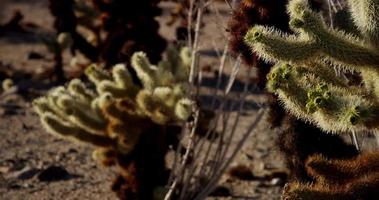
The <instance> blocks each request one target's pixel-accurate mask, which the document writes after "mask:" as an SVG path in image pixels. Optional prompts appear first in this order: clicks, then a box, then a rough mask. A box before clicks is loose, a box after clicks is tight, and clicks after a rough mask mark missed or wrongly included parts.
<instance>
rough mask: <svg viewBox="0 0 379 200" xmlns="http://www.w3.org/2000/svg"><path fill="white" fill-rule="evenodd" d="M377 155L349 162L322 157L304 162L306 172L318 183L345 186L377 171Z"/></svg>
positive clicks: (378, 163) (361, 156) (378, 165)
mask: <svg viewBox="0 0 379 200" xmlns="http://www.w3.org/2000/svg"><path fill="white" fill-rule="evenodd" d="M378 160H379V154H377V153H366V154H362V155H359V156H358V157H356V158H354V159H350V160H335V159H333V160H330V159H326V158H324V157H323V156H322V155H314V156H311V157H310V158H309V159H308V160H307V161H306V166H307V168H306V169H307V172H308V173H309V174H310V175H311V176H313V177H315V178H317V180H318V181H321V182H325V183H326V182H328V183H330V184H335V183H340V184H346V183H347V182H348V181H351V180H352V179H356V178H359V177H361V176H364V175H365V174H367V173H372V172H374V171H377V170H378V169H379V162H378Z"/></svg>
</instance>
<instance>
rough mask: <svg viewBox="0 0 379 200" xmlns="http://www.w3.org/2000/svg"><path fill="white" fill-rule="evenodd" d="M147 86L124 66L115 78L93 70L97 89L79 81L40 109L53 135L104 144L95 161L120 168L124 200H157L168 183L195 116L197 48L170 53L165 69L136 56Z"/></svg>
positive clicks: (52, 94) (118, 187)
mask: <svg viewBox="0 0 379 200" xmlns="http://www.w3.org/2000/svg"><path fill="white" fill-rule="evenodd" d="M131 63H132V65H131V66H132V68H133V69H134V70H135V71H136V74H137V76H138V78H139V81H140V83H141V84H136V83H135V82H133V80H132V77H131V74H130V72H129V71H128V69H127V68H126V66H125V65H124V64H117V65H115V66H114V67H113V68H112V73H111V74H109V73H108V72H107V71H104V70H102V69H101V68H99V67H97V66H95V65H92V66H90V67H88V68H87V69H86V71H85V73H86V75H87V77H88V79H89V80H90V81H91V82H92V83H93V84H94V88H95V91H94V90H92V89H90V88H93V87H91V86H89V85H86V84H85V83H83V82H82V81H80V80H79V79H74V80H72V81H70V82H69V83H68V85H67V87H63V86H59V87H57V88H54V89H52V90H51V91H49V92H48V94H47V95H46V96H45V97H41V98H38V99H36V100H34V102H33V105H34V108H35V110H36V112H37V113H38V115H39V117H40V119H41V122H42V124H43V126H44V127H45V128H46V130H47V131H48V132H49V133H52V134H54V135H57V136H59V137H63V138H68V139H73V140H74V141H79V142H82V143H85V144H91V145H93V146H95V147H96V150H95V151H94V152H93V157H94V158H95V159H96V160H98V161H100V162H101V163H103V164H104V165H106V166H112V165H115V166H117V168H118V169H119V176H118V178H117V179H116V181H115V182H114V184H113V187H112V188H113V190H114V191H116V192H117V194H118V196H119V197H120V198H121V199H153V194H154V191H155V190H156V189H157V188H159V186H164V185H165V184H167V178H168V173H167V170H166V167H165V155H166V152H167V151H168V149H169V148H168V146H169V145H175V142H177V141H175V138H176V137H177V136H178V134H179V133H180V130H181V128H180V126H181V123H183V122H185V121H186V120H187V119H188V118H189V117H190V116H191V113H192V110H193V108H194V106H195V105H194V102H193V101H192V100H190V99H189V98H188V93H189V92H188V85H187V81H188V73H189V66H190V63H191V57H190V51H189V49H188V48H183V49H182V50H181V51H180V52H177V51H175V50H173V49H171V50H170V51H168V53H167V59H166V60H163V61H161V62H160V63H159V64H158V66H155V65H152V64H150V61H149V60H148V58H147V56H146V54H145V53H143V52H137V53H135V54H134V55H133V56H132V58H131Z"/></svg>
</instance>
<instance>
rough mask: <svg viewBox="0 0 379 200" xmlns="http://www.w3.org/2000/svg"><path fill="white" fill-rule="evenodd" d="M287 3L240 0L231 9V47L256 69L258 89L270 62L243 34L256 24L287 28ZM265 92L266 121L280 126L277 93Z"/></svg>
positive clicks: (317, 4)
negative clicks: (246, 40) (249, 43)
mask: <svg viewBox="0 0 379 200" xmlns="http://www.w3.org/2000/svg"><path fill="white" fill-rule="evenodd" d="M286 5H287V1H279V2H278V1H274V0H264V1H262V0H243V1H241V2H240V3H239V4H238V5H237V7H236V8H235V10H234V11H233V15H232V17H231V19H230V21H229V27H228V30H229V31H230V46H231V51H232V52H233V53H234V55H235V56H237V55H241V57H242V60H243V61H244V63H245V64H246V65H248V66H249V67H254V68H256V70H257V73H256V75H255V78H254V82H255V84H257V86H258V88H260V89H265V85H266V83H267V80H266V76H267V74H268V73H269V72H270V69H271V66H270V64H268V63H266V62H264V61H263V60H262V59H258V56H257V55H256V54H255V53H253V52H252V51H251V50H250V47H249V46H248V45H247V44H246V43H245V41H244V36H245V35H246V33H247V32H248V30H249V29H250V28H251V26H255V25H265V26H274V27H275V28H278V29H280V30H281V31H289V30H290V29H289V26H288V22H289V17H288V15H287V12H286ZM311 6H312V8H314V9H319V8H320V7H321V4H320V2H318V1H317V0H312V1H311ZM267 96H268V102H269V103H270V112H269V115H268V121H269V122H270V124H271V126H272V127H277V126H280V125H281V123H282V120H283V118H284V115H285V111H284V110H283V109H282V108H281V107H280V105H278V102H277V97H276V95H274V94H272V93H268V94H267Z"/></svg>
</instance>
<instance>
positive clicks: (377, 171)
mask: <svg viewBox="0 0 379 200" xmlns="http://www.w3.org/2000/svg"><path fill="white" fill-rule="evenodd" d="M378 163H379V154H378V153H377V152H373V153H364V154H361V155H359V156H356V157H354V158H352V159H344V160H339V159H326V158H325V157H323V156H321V155H317V154H316V155H313V156H311V157H310V158H309V159H308V160H307V162H306V169H307V172H308V174H309V175H311V176H312V177H314V178H315V181H314V182H313V183H308V184H304V183H300V182H292V183H289V184H288V185H287V186H286V187H285V189H284V193H283V199H285V200H300V199H301V200H308V199H309V200H311V199H312V200H342V199H344V200H356V199H362V200H370V199H378V198H379V192H378V191H377V188H378V187H379V165H378Z"/></svg>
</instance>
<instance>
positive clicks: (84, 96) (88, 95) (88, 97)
mask: <svg viewBox="0 0 379 200" xmlns="http://www.w3.org/2000/svg"><path fill="white" fill-rule="evenodd" d="M67 90H68V92H69V93H70V94H71V95H73V96H76V97H78V98H79V99H81V100H82V101H83V102H85V103H89V102H91V101H92V100H93V99H94V98H95V94H94V93H93V92H92V91H90V90H88V89H87V88H86V87H85V85H84V83H83V82H82V81H81V80H79V79H73V80H71V81H70V83H69V84H68V87H67Z"/></svg>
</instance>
